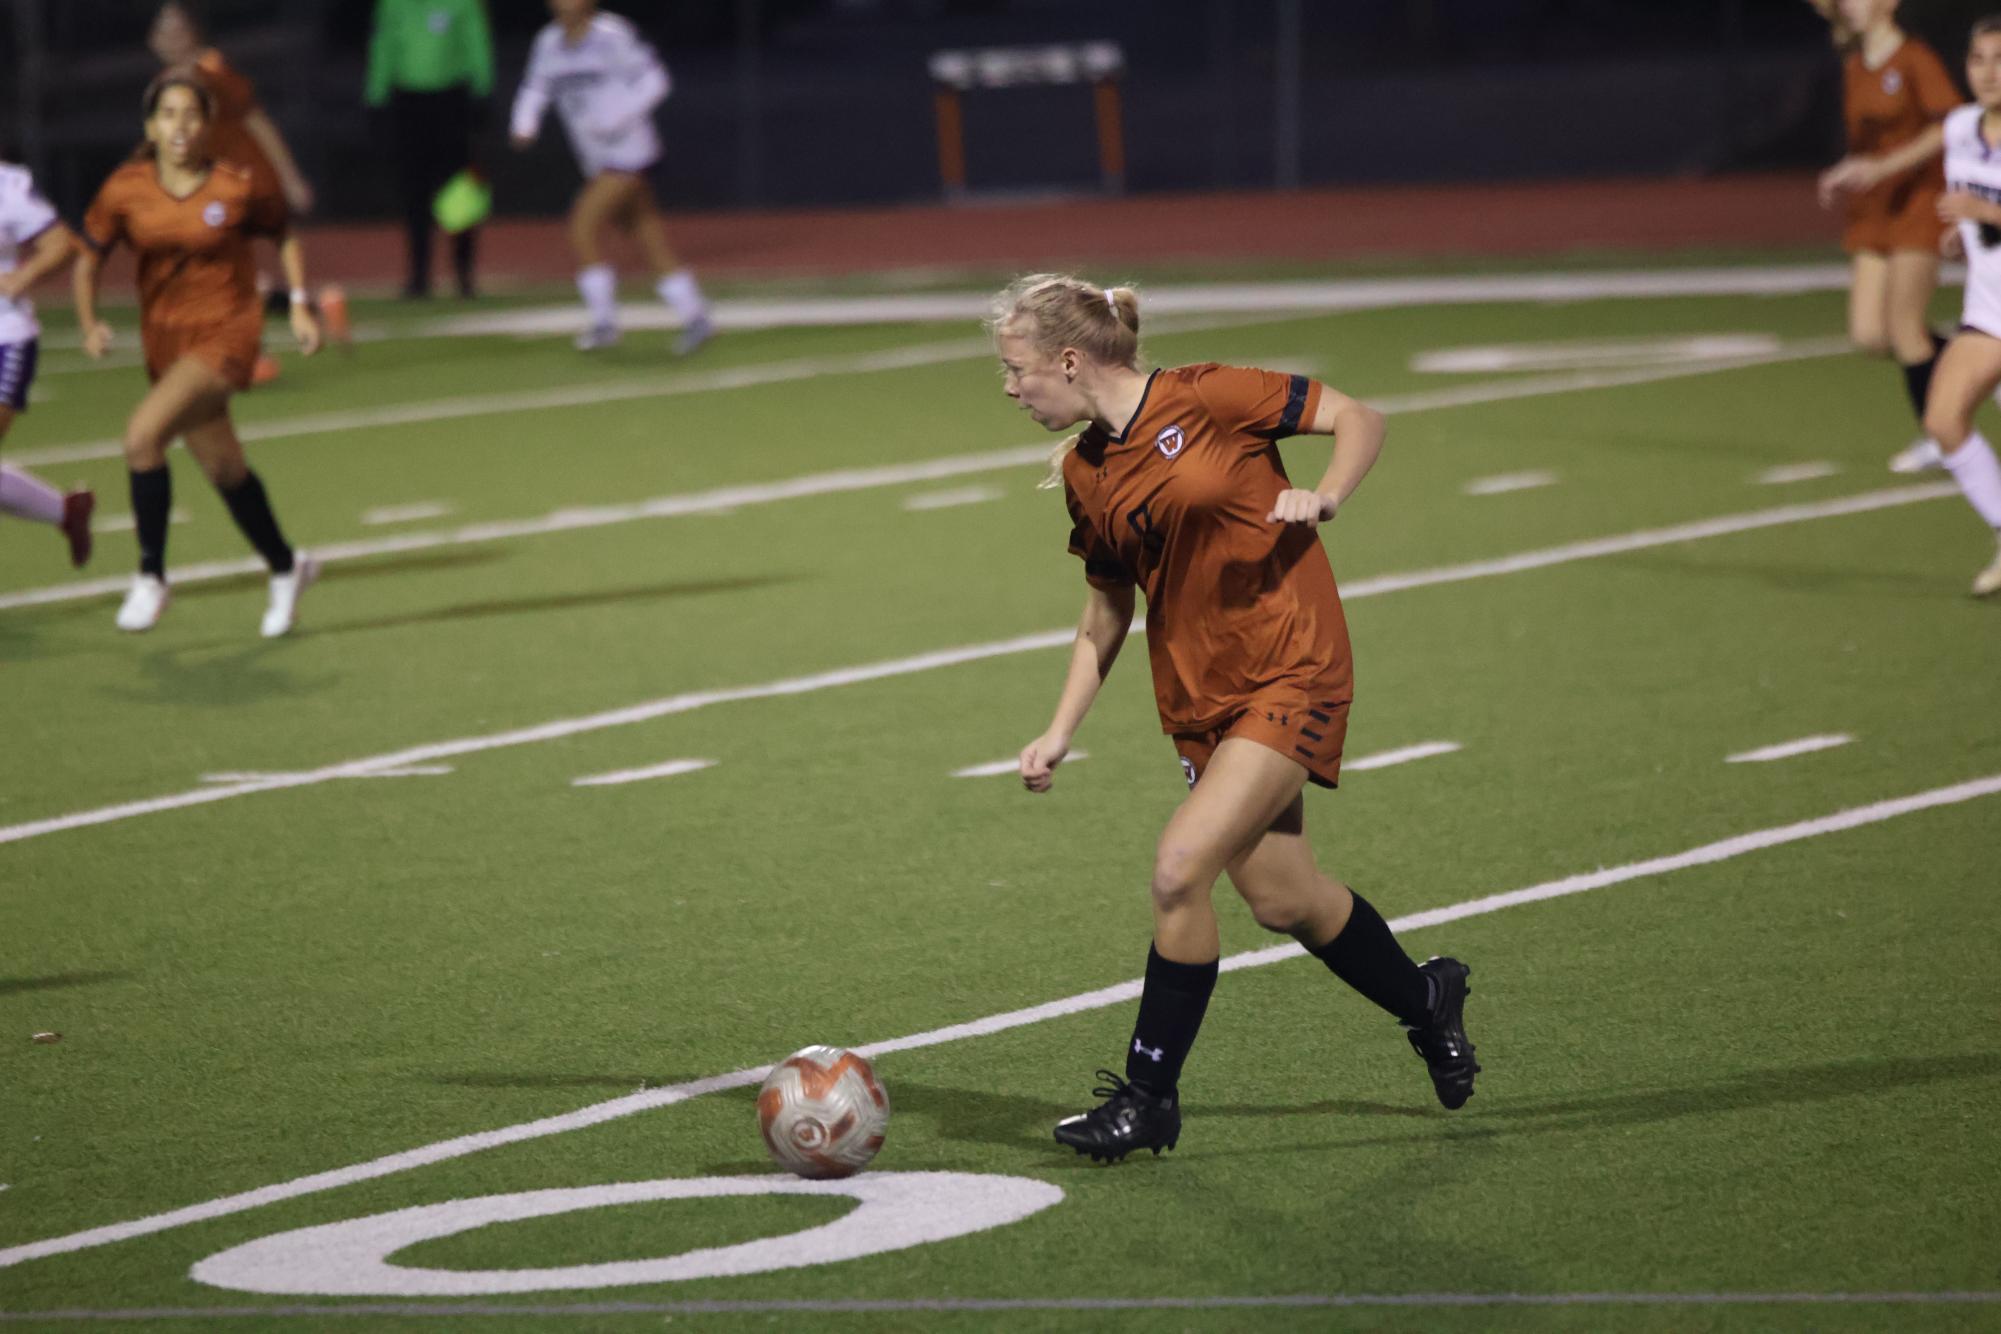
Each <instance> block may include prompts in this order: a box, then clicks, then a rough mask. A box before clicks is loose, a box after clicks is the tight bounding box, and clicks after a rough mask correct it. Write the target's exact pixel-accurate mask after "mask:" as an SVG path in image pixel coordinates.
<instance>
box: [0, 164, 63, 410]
mask: <svg viewBox="0 0 2001 1334" xmlns="http://www.w3.org/2000/svg"><path fill="white" fill-rule="evenodd" d="M55 225H56V211H55V209H53V208H52V207H50V206H49V201H48V200H46V199H44V198H42V197H41V195H40V194H38V193H36V191H35V178H34V177H33V176H32V175H30V174H29V172H28V169H27V168H26V167H17V166H15V165H14V164H12V163H10V162H0V273H11V272H13V271H14V269H15V268H16V267H17V266H18V265H19V263H20V258H21V252H22V251H23V250H25V249H26V248H27V247H28V246H29V245H31V244H33V242H34V240H35V238H36V237H38V236H40V235H41V234H42V233H43V232H45V231H47V230H48V229H49V228H51V227H53V226H55ZM41 334H42V326H41V325H40V324H38V323H36V322H35V303H34V302H33V301H31V300H29V299H28V298H27V297H25V296H22V297H17V298H15V299H14V300H11V301H10V300H8V299H7V298H6V297H4V296H0V403H4V404H6V405H7V406H8V407H10V408H12V409H14V411H16V412H20V411H21V410H23V409H24V408H26V407H27V406H28V386H29V385H31V384H33V383H34V380H35V353H36V349H37V342H36V340H37V339H39V338H40V337H41Z"/></svg>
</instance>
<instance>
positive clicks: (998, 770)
mask: <svg viewBox="0 0 2001 1334" xmlns="http://www.w3.org/2000/svg"><path fill="white" fill-rule="evenodd" d="M1090 758H1091V752H1090V751H1088V750H1073V751H1071V752H1070V753H1069V754H1067V755H1065V756H1064V757H1063V763H1064V765H1065V766H1066V767H1067V766H1069V765H1072V764H1076V763H1077V762H1078V761H1080V760H1088V759H1090ZM1020 768H1021V757H1020V756H1018V755H1017V756H1016V757H1015V758H1013V759H1011V760H989V761H988V762H987V763H985V764H969V765H967V766H966V767H965V768H963V769H954V770H953V771H952V777H954V778H999V777H1000V776H1001V775H1002V774H1011V773H1015V772H1017V771H1018V770H1019V769H1020Z"/></svg>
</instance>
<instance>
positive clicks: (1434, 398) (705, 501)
mask: <svg viewBox="0 0 2001 1334" xmlns="http://www.w3.org/2000/svg"><path fill="white" fill-rule="evenodd" d="M982 346H984V344H982ZM1842 346H1844V347H1845V346H1846V344H1843V345H1842ZM1822 355H1826V354H1825V353H1824V352H1819V351H1814V352H1802V351H1799V350H1798V349H1795V350H1794V351H1792V352H1787V353H1784V354H1781V355H1779V356H1778V357H1776V358H1765V359H1762V360H1756V361H1745V360H1737V361H1731V362H1727V363H1702V364H1700V365H1691V366H1673V367H1667V368H1651V369H1648V370H1645V371H1620V372H1611V373H1607V374H1602V375H1591V374H1579V375H1557V376H1550V377H1546V378H1543V379H1526V380H1507V381H1502V382H1499V383H1497V384H1488V385H1461V386H1459V387H1457V388H1454V389H1449V390H1441V391H1438V392H1436V393H1431V394H1411V395H1405V396H1402V397H1397V398H1386V399H1380V400H1377V406H1378V407H1380V408H1381V409H1382V410H1383V411H1385V412H1391V413H1412V412H1426V411H1431V410H1434V409H1439V408H1457V407H1468V406H1472V405H1475V404H1479V403H1484V402H1499V401H1505V400H1512V399H1521V398H1533V397H1537V396H1540V395H1544V394H1567V393H1574V392H1577V391H1579V390H1584V389H1606V388H1618V387H1622V386H1627V385H1633V384H1640V383H1648V382H1652V381H1657V380H1665V379H1674V378H1677V377H1681V376H1689V375H1708V374H1711V373H1713V372H1716V371H1719V370H1741V369H1745V368H1746V367H1749V366H1754V365H1763V364H1766V363H1767V362H1769V361H1771V360H1794V359H1797V358H1798V357H1799V356H1822ZM1048 458H1049V446H1048V445H1046V444H1037V445H1025V446H1022V447H1020V448H1016V449H1005V450H995V451H992V452H990V453H985V454H962V455H959V456H956V457H951V458H943V459H932V460H927V461H925V462H921V463H912V464H901V465H892V466H887V467H879V468H855V469H844V470H842V471H839V472H832V473H811V474H807V475H806V476H803V477H795V478H791V479H788V480H786V481H781V482H770V483H764V484H759V485H746V486H731V487H722V488H719V489H716V490H713V491H698V492H694V493H692V494H684V495H675V496H659V497H656V498H655V499H653V500H648V501H642V502H640V503H638V504H635V505H600V506H594V507H592V508H589V509H583V508H569V509H560V510H556V511H554V512H553V513H550V514H546V515H541V516H538V517H535V518H529V519H509V520H496V521H493V522H490V523H480V524H472V525H469V526H467V527H464V528H459V529H454V530H449V531H445V532H417V533H401V534H398V535H396V536H394V537H383V538H366V539H357V540H354V541H348V542H334V543H322V544H317V545H315V546H314V547H313V549H312V550H313V554H314V555H315V556H317V557H319V559H320V561H321V562H322V563H323V564H324V563H329V562H333V561H341V560H353V559H357V558H360V557H367V556H382V555H390V554H395V553H400V552H408V551H419V550H428V549H432V548H437V547H449V546H462V545H465V544H468V543H475V542H495V541H501V540H505V539H511V538H517V537H533V536H539V535H542V534H546V533H560V532H572V531H575V530H578V529H583V528H602V527H607V526H610V525H613V524H621V523H634V522H637V521H639V520H642V519H660V518H674V517H679V516H682V515H688V514H703V513H716V512H719V511H723V510H729V509H733V508H736V507H738V506H743V505H760V504H771V503H775V502H779V501H787V500H797V499H800V498H802V497H805V496H811V495H828V494H832V493H835V492H844V491H862V490H868V489H871V488H874V487H883V486H900V485H903V484H905V483H908V482H914V481H931V480H936V479H940V478H946V477H959V476H965V475H967V474H971V473H980V472H991V471H998V470H1005V469H1008V468H1014V467H1021V466H1025V465H1030V464H1037V465H1042V464H1047V462H1048ZM15 461H16V462H17V463H25V462H26V460H25V459H16V460H15ZM1924 498H1926V499H1929V497H1924ZM263 569H264V566H263V563H262V562H261V561H259V560H257V559H256V558H255V557H248V556H245V557H239V558H237V559H234V560H217V561H205V562H202V563H199V564H195V565H182V566H176V567H175V568H174V570H173V573H172V577H173V582H175V583H176V584H189V583H201V582H205V581H208V580H214V579H228V578H233V577H235V576H237V575H243V574H257V573H262V571H263ZM129 583H130V580H129V579H125V578H122V577H113V578H108V579H86V580H78V581H75V582H72V583H66V584H52V585H48V586H46V587H43V588H30V589H22V590H18V591H16V592H12V593H5V594H0V611H7V610H9V609H12V608H15V607H33V606H42V605H45V604H47V603H52V602H71V601H75V600H77V599H81V598H98V597H108V596H111V595H113V594H123V593H124V592H125V589H126V587H127V585H128V584H129Z"/></svg>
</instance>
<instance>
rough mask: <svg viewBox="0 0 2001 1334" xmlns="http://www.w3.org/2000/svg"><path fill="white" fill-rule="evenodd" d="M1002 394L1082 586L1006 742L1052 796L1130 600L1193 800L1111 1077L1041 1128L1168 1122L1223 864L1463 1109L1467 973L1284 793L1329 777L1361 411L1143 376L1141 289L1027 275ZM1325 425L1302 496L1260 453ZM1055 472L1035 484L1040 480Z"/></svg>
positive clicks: (1010, 312)
mask: <svg viewBox="0 0 2001 1334" xmlns="http://www.w3.org/2000/svg"><path fill="white" fill-rule="evenodd" d="M990 328H991V329H992V331H993V334H994V339H995V344H996V347H997V350H998V351H999V353H1000V359H1001V365H1002V367H1003V369H1004V371H1005V381H1004V383H1005V387H1006V391H1007V395H1008V397H1009V398H1012V399H1014V400H1015V401H1016V402H1017V403H1019V404H1020V405H1021V407H1022V408H1024V409H1025V410H1026V411H1027V412H1028V413H1029V415H1030V416H1032V417H1034V418H1035V420H1036V421H1037V422H1038V423H1040V424H1041V425H1042V426H1043V427H1045V428H1046V429H1048V430H1052V431H1062V430H1068V429H1069V428H1071V427H1073V426H1076V425H1078V424H1079V423H1084V424H1085V427H1084V430H1083V431H1082V432H1081V433H1080V434H1079V435H1077V436H1075V437H1074V438H1073V439H1072V440H1070V441H1068V442H1066V445H1065V447H1064V450H1063V451H1062V456H1061V465H1060V466H1061V474H1062V486H1063V488H1064V492H1065V499H1066V501H1067V502H1068V505H1069V510H1070V519H1071V524H1072V527H1071V531H1070V550H1071V552H1072V554H1074V555H1076V556H1078V557H1080V558H1081V559H1082V560H1083V562H1084V578H1085V582H1086V584H1087V585H1088V591H1087V593H1086V596H1085V601H1084V614H1083V617H1082V619H1081V620H1080V622H1079V623H1078V627H1077V640H1076V645H1075V647H1074V649H1073V650H1072V653H1071V659H1070V668H1069V673H1068V676H1067V677H1066V679H1065V681H1064V685H1063V690H1062V694H1061V696H1060V698H1059V699H1058V701H1057V704H1056V712H1055V717H1054V719H1053V720H1052V721H1051V723H1050V724H1049V727H1048V730H1046V731H1045V732H1044V733H1043V734H1042V735H1041V736H1039V737H1037V738H1036V739H1035V740H1033V741H1031V742H1029V743H1028V745H1027V746H1025V747H1024V748H1023V749H1022V752H1021V777H1022V781H1023V783H1024V784H1025V785H1026V786H1027V787H1028V789H1029V790H1030V791H1031V792H1046V791H1048V790H1049V788H1050V784H1051V780H1052V778H1053V775H1054V771H1055V769H1056V766H1057V765H1058V764H1060V763H1061V762H1062V760H1063V757H1064V755H1065V754H1066V753H1067V752H1068V751H1069V748H1070V741H1071V738H1072V737H1073V736H1074V735H1075V734H1076V731H1077V728H1078V725H1079V724H1081V723H1082V722H1083V720H1084V715H1085V714H1086V713H1087V712H1088V711H1089V709H1090V707H1091V703H1092V701H1093V700H1094V699H1095V698H1096V697H1097V693H1098V688H1099V686H1100V684H1101V683H1102V682H1103V680H1104V678H1105V675H1106V673H1108V672H1109V671H1110V670H1111V667H1112V664H1113V662H1114V661H1115V660H1116V659H1117V657H1118V653H1119V649H1120V647H1121V645H1122V644H1123V643H1124V641H1125V637H1126V632H1127V630H1128V629H1129V627H1130V626H1131V623H1132V618H1133V605H1134V597H1133V594H1134V590H1135V588H1138V589H1142V590H1144V592H1145V594H1146V611H1147V626H1146V638H1147V653H1148V656H1149V658H1150V659H1151V661H1152V666H1153V688H1154V701H1155V703H1156V704H1157V706H1158V708H1159V712H1160V721H1161V726H1162V729H1163V730H1164V731H1166V732H1167V733H1169V734H1170V735H1171V736H1172V737H1173V739H1174V747H1175V750H1176V751H1177V752H1179V754H1180V757H1181V768H1182V773H1183V776H1184V777H1185V778H1186V779H1187V781H1188V785H1189V795H1188V798H1187V800H1185V801H1183V802H1182V803H1181V805H1180V807H1179V808H1177V809H1176V810H1175V812H1174V814H1173V816H1172V817H1170V818H1169V820H1168V822H1167V827H1166V829H1165V830H1164V831H1163V832H1162V834H1161V836H1160V842H1159V845H1158V849H1157V851H1156V854H1155V859H1154V868H1153V885H1152V896H1153V923H1154V933H1153V948H1152V950H1151V951H1149V953H1148V956H1147V964H1146V982H1145V989H1144V991H1143V992H1142V994H1141V996H1140V1007H1139V1018H1138V1021H1137V1024H1136V1025H1135V1027H1134V1030H1133V1038H1132V1044H1131V1046H1130V1047H1129V1048H1128V1050H1127V1052H1126V1059H1125V1071H1126V1073H1125V1078H1123V1079H1121V1078H1119V1077H1118V1076H1117V1075H1114V1074H1112V1073H1111V1072H1109V1071H1100V1072H1099V1074H1100V1076H1101V1077H1103V1078H1105V1079H1106V1080H1108V1081H1109V1083H1108V1085H1107V1086H1106V1087H1103V1088H1100V1089H1099V1090H1098V1093H1099V1096H1101V1097H1102V1098H1104V1099H1105V1101H1104V1102H1103V1103H1101V1104H1100V1105H1099V1106H1098V1107H1096V1108H1094V1109H1092V1110H1091V1111H1088V1112H1084V1113H1082V1114H1080V1115H1077V1116H1073V1117H1070V1118H1068V1119H1067V1120H1065V1121H1063V1122H1061V1123H1060V1124H1058V1125H1057V1127H1056V1138H1057V1140H1058V1141H1060V1142H1062V1143H1064V1144H1068V1145H1070V1146H1072V1147H1073V1148H1075V1149H1076V1150H1077V1151H1078V1152H1079V1153H1088V1154H1090V1155H1091V1156H1092V1157H1094V1158H1109V1159H1118V1158H1122V1157H1124V1156H1125V1155H1126V1154H1127V1153H1130V1152H1131V1151H1132V1150H1134V1149H1139V1148H1150V1149H1152V1150H1154V1152H1156V1153H1158V1152H1159V1151H1160V1150H1161V1149H1162V1148H1172V1147H1174V1143H1175V1140H1176V1138H1177V1137H1178V1136H1179V1134H1180V1129H1181V1115H1180V1107H1179V1095H1178V1093H1177V1085H1178V1081H1179V1078H1180V1073H1181V1066H1182V1062H1183V1061H1184V1060H1185V1059H1186V1057H1187V1055H1188V1050H1189V1048H1190V1047H1191V1046H1192V1045H1193V1043H1194V1041H1195V1034H1196V1031H1197V1029H1198V1028H1199V1026H1200V1025H1201V1022H1202V1015H1203V1012H1204V1011H1205V1010H1206V1009H1207V1007H1208V1002H1209V994H1210V991H1211V990H1212V989H1213V988H1214V986H1215V982H1216V973H1217V961H1218V955H1219V953H1220V944H1219V941H1218V936H1217V926H1216V914H1215V910H1214V908H1213V907H1212V906H1211V904H1210V891H1211V889H1212V887H1213V886H1214V884H1215V882H1216V878H1217V876H1219V875H1221V874H1223V873H1225V872H1227V873H1228V874H1229V877H1230V880H1231V883H1232V884H1234V885H1235V886H1236V888H1237V892H1238V893H1239V894H1241V895H1243V897H1244V899H1245V901H1246V902H1247V903H1249V905H1250V908H1251V913H1252V915H1253V916H1254V917H1255V918H1256V919H1257V921H1258V923H1259V925H1261V926H1264V927H1266V928H1267V929H1269V930H1272V931H1277V932H1280V933H1282V934H1286V935H1290V936H1292V937H1293V938H1294V939H1295V940H1298V941H1299V942H1300V943H1301V944H1302V945H1304V946H1306V948H1307V949H1308V950H1310V951H1311V952H1312V953H1313V954H1315V955H1316V956H1318V957H1319V958H1320V959H1321V960H1322V961H1323V962H1324V963H1326V965H1327V966H1328V967H1329V968H1330V969H1332V970H1333V972H1334V973H1335V974H1336V975H1337V976H1338V977H1340V978H1341V980H1343V981H1344V982H1346V983H1348V984H1349V985H1350V986H1352V987H1354V988H1355V989H1356V990H1357V991H1359V992H1361V993H1362V995H1364V996H1365V997H1367V998H1368V999H1369V1000H1371V1001H1374V1002H1375V1003H1376V1004H1377V1005H1379V1006H1381V1007H1382V1008H1383V1009H1385V1010H1387V1011H1389V1012H1390V1013H1391V1014H1392V1015H1395V1016H1396V1017H1397V1019H1398V1020H1400V1021H1401V1022H1402V1023H1403V1025H1404V1027H1405V1028H1406V1029H1407V1030H1409V1035H1410V1041H1411V1044H1412V1045H1413V1046H1414V1047H1415V1048H1416V1049H1417V1052H1418V1054H1419V1055H1420V1056H1422V1057H1423V1058H1424V1060H1425V1063H1426V1064H1427V1065H1428V1066H1429V1067H1430V1070H1431V1078H1432V1081H1433V1084H1434V1086H1435V1087H1436V1090H1437V1093H1438V1098H1439V1100H1440V1101H1441V1102H1443V1103H1444V1104H1445V1105H1446V1106H1447V1107H1459V1106H1461V1105H1463V1104H1464V1103H1465V1101H1466V1099H1467V1098H1468V1097H1470V1096H1471V1095H1472V1092H1473V1076H1474V1075H1475V1074H1477V1073H1478V1072H1479V1068H1480V1067H1479V1066H1478V1065H1477V1064H1475V1063H1474V1060H1473V1044H1472V1043H1471V1042H1469V1041H1467V1038H1466V1033H1465V1028H1464V1023H1463V1019H1462V1015H1463V1011H1464V1006H1465V999H1466V992H1467V986H1466V977H1467V972H1468V969H1467V967H1466V965H1465V964H1463V963H1460V962H1459V961H1457V960H1455V959H1446V958H1437V959H1431V960H1429V961H1427V962H1426V963H1424V964H1422V965H1419V964H1415V963H1413V962H1411V959H1410V957H1409V956H1408V955H1407V954H1405V953H1404V951H1403V948H1402V946H1400V945H1398V944H1397V941H1396V937H1395V936H1394V935H1392V934H1391V932H1390V929H1389V927H1388V926H1387V925H1386V924H1385V923H1384V921H1383V919H1382V916H1381V915H1380V914H1379V913H1377V911H1376V910H1375V909H1374V908H1373V907H1371V906H1370V904H1369V903H1368V901H1367V900H1366V899H1364V898H1362V896H1361V895H1359V894H1356V893H1355V892H1354V891H1352V890H1351V889H1350V888H1349V887H1348V886H1346V885H1344V884H1342V883H1341V882H1340V881H1338V880H1335V879H1333V878H1331V877H1329V876H1327V875H1326V874H1324V873H1322V872H1321V870H1320V869H1319V867H1318V866H1316V865H1315V863H1314V858H1313V850H1312V847H1311V845H1310V844H1309V843H1308V842H1307V840H1306V834H1305V822H1304V802H1303V801H1302V793H1303V791H1304V789H1305V787H1306V785H1307V783H1308V782H1312V783H1315V784H1318V785H1319V786H1322V787H1333V786H1334V785H1335V783H1336V782H1337V781H1338V779H1339V776H1340V768H1341V746H1342V742H1343V740H1344V738H1345V736H1346V733H1347V724H1348V705H1349V701H1350V699H1351V698H1352V696H1353V693H1354V691H1353V670H1352V663H1351V661H1350V657H1349V647H1348V627H1347V623H1346V620H1345V618H1344V617H1343V615H1342V611H1341V597H1340V594H1339V592H1338V591H1337V590H1336V588H1335V584H1334V572H1333V568H1332V567H1331V566H1330V565H1329V564H1328V561H1327V553H1326V551H1325V550H1324V549H1323V548H1322V547H1321V545H1320V541H1319V538H1318V536H1317V534H1316V532H1315V529H1316V528H1317V527H1318V526H1319V525H1320V524H1322V523H1325V522H1327V521H1328V520H1330V519H1332V518H1333V517H1334V515H1335V513H1336V511H1337V510H1338V509H1339V507H1340V506H1341V505H1342V504H1343V503H1344V502H1345V501H1346V500H1347V498H1348V496H1349V495H1350V493H1352V492H1353V491H1354V489H1355V487H1356V486H1357V485H1359V484H1360V482H1361V480H1362V478H1363V476H1364V475H1365V474H1366V473H1367V472H1368V471H1369V468H1370V466H1371V465H1373V464H1374V463H1375V461H1376V455H1377V452H1378V451H1379V450H1380V449H1381V448H1382V442H1383V433H1384V425H1383V418H1382V415H1381V414H1380V413H1377V412H1375V411H1374V410H1373V409H1371V408H1369V407H1366V406H1365V405H1363V404H1361V403H1358V402H1356V401H1355V400H1354V399H1352V398H1349V397H1348V396H1347V395H1345V394H1342V393H1340V392H1339V391H1337V390H1334V389H1330V388H1328V387H1326V386H1324V385H1321V384H1319V383H1316V382H1315V381H1312V380H1309V379H1307V378H1306V377H1305V376H1302V375H1282V374H1278V373H1275V372H1271V371H1260V370H1244V369H1238V368H1234V367H1227V366H1218V365H1214V364H1205V365H1195V366H1180V367H1174V368H1170V369H1164V370H1155V371H1152V372H1151V373H1148V372H1143V371H1141V370H1140V369H1139V298H1138V296H1137V295H1136V294H1135V293H1133V292H1132V291H1131V290H1129V289H1126V288H1115V289H1113V290H1111V291H1109V292H1106V291H1101V290H1099V289H1098V288H1096V287H1093V286H1091V285H1090V284H1088V283H1085V282H1082V281H1080V280H1078V279H1075V278H1070V277H1063V276H1056V275H1050V274H1038V275H1035V276H1033V277H1028V278H1023V279H1021V280H1019V281H1017V282H1015V283H1014V284H1012V285H1011V286H1009V287H1008V288H1007V289H1006V290H1005V291H1003V292H1001V293H1000V295H999V296H998V297H996V298H995V301H994V307H993V314H992V320H991V324H990ZM1302 432H1303V433H1308V434H1314V435H1332V436H1334V437H1335V440H1334V451H1333V459H1332V461H1331V462H1330V463H1329V464H1328V467H1327V472H1326V475H1325V476H1323V477H1322V478H1321V479H1320V484H1319V486H1318V488H1316V489H1314V490H1305V489H1302V488H1298V487H1294V486H1293V485H1292V484H1291V482H1290V481H1288V480H1287V478H1286V474H1285V468H1284V465H1283V464H1282V463H1281V461H1280V459H1279V454H1278V447H1277V442H1278V441H1279V440H1282V439H1284V438H1286V437H1287V436H1290V435H1295V434H1299V433H1302ZM1053 484H1054V479H1052V485H1053Z"/></svg>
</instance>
